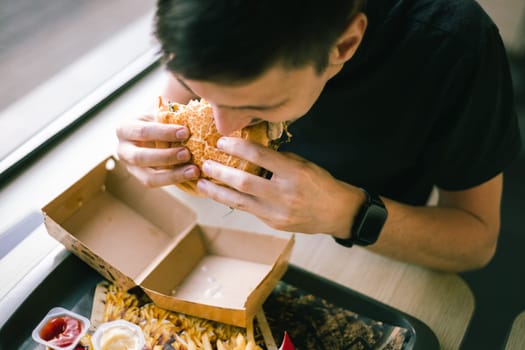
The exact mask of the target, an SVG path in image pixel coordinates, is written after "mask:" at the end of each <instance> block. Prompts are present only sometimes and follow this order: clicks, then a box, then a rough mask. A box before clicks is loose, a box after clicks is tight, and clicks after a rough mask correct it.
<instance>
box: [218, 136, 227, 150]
mask: <svg viewBox="0 0 525 350" xmlns="http://www.w3.org/2000/svg"><path fill="white" fill-rule="evenodd" d="M225 144H226V140H225V139H224V138H222V137H221V138H220V139H218V140H217V148H224V146H225Z"/></svg>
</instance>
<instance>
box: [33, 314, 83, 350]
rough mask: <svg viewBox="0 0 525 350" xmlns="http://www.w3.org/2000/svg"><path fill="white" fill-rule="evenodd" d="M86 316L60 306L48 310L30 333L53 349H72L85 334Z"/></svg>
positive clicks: (38, 341) (37, 340)
mask: <svg viewBox="0 0 525 350" xmlns="http://www.w3.org/2000/svg"><path fill="white" fill-rule="evenodd" d="M89 326H90V322H89V320H88V319H87V318H85V317H84V316H82V315H79V314H77V313H74V312H71V311H69V310H67V309H64V308H62V307H55V308H52V309H51V310H49V312H48V313H47V315H46V316H45V317H44V318H43V319H42V321H40V323H39V324H38V326H36V328H35V329H34V330H33V333H32V334H31V335H32V337H33V340H35V341H36V342H37V343H40V344H43V345H45V346H47V347H49V348H51V349H55V350H72V349H74V348H75V347H76V345H77V344H78V342H79V341H80V339H81V338H82V337H83V336H84V335H85V334H86V332H87V331H88V328H89Z"/></svg>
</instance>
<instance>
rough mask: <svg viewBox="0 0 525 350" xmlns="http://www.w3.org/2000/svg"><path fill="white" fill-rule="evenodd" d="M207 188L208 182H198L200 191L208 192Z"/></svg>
mask: <svg viewBox="0 0 525 350" xmlns="http://www.w3.org/2000/svg"><path fill="white" fill-rule="evenodd" d="M206 186H207V181H206V180H202V179H201V180H199V181H197V188H198V189H199V190H206Z"/></svg>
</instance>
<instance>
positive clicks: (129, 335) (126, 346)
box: [91, 320, 145, 350]
mask: <svg viewBox="0 0 525 350" xmlns="http://www.w3.org/2000/svg"><path fill="white" fill-rule="evenodd" d="M91 341H92V343H93V348H94V350H142V348H143V347H144V343H145V338H144V333H143V332H142V329H141V328H140V327H139V326H137V325H136V324H134V323H131V322H128V321H124V320H117V321H111V322H107V323H103V324H101V325H100V326H98V328H97V330H96V331H95V333H94V334H93V336H92V337H91Z"/></svg>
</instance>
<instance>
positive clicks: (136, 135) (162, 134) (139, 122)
mask: <svg viewBox="0 0 525 350" xmlns="http://www.w3.org/2000/svg"><path fill="white" fill-rule="evenodd" d="M117 137H118V138H119V140H129V141H135V142H138V141H143V142H147V141H166V142H181V141H185V140H186V139H187V138H188V137H189V130H188V128H186V127H185V126H182V125H175V124H164V123H156V122H153V117H152V116H148V115H145V116H142V117H140V118H139V119H135V120H131V121H127V122H126V123H124V124H122V125H120V126H119V127H117Z"/></svg>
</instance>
